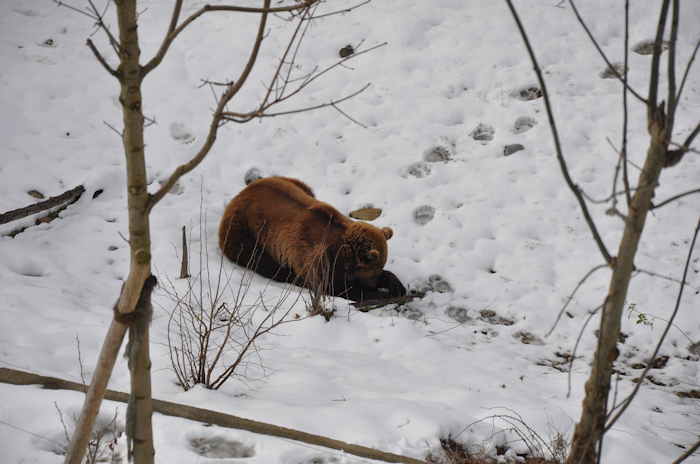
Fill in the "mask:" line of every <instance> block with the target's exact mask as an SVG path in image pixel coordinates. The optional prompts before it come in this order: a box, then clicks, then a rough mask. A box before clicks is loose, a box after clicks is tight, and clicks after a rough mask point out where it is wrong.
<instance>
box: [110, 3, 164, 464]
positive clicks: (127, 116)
mask: <svg viewBox="0 0 700 464" xmlns="http://www.w3.org/2000/svg"><path fill="white" fill-rule="evenodd" d="M116 5H117V18H118V24H119V42H120V58H121V60H120V61H121V64H120V66H119V71H120V73H121V76H120V83H121V94H120V96H119V101H120V103H121V105H122V114H123V116H124V134H123V143H124V154H125V155H126V172H127V185H128V188H127V192H128V195H127V198H128V209H129V244H130V251H131V263H130V270H129V277H128V279H127V281H126V284H125V285H124V288H123V290H122V295H121V298H120V300H121V301H120V307H119V312H120V313H130V312H132V311H133V310H134V308H135V306H136V304H135V303H136V300H137V299H138V296H139V295H140V294H141V293H142V291H143V287H144V282H145V280H146V278H148V276H150V274H151V236H150V228H149V221H148V207H149V204H148V203H149V197H148V190H147V183H146V182H147V180H146V161H145V153H144V140H143V123H144V118H143V112H142V107H143V106H142V98H141V82H142V81H143V73H142V68H141V65H140V64H139V57H140V55H141V50H140V49H139V37H138V24H137V12H136V1H135V0H122V1H120V2H117V3H116ZM146 293H147V294H146V295H145V297H146V298H148V299H149V301H146V302H143V305H148V307H150V291H149V292H146ZM143 305H142V307H141V308H139V309H140V310H141V309H143ZM147 322H150V316H149V321H147ZM139 326H140V327H139V328H138V329H137V328H136V327H133V326H132V327H131V328H130V330H131V335H130V336H131V337H134V338H138V343H136V344H135V352H134V353H127V354H128V356H129V357H130V362H131V363H132V364H133V366H131V368H130V372H131V395H132V398H133V401H132V402H131V403H130V404H129V407H130V408H133V410H130V411H127V415H128V416H129V417H127V422H129V421H133V422H132V423H131V424H127V426H128V427H130V428H131V431H130V433H131V434H133V436H132V437H131V438H132V440H133V456H134V461H135V462H136V464H151V463H153V456H154V454H155V450H154V448H153V430H152V425H151V416H152V414H153V404H152V398H151V360H150V355H149V334H148V327H149V324H148V323H145V324H139ZM137 332H138V333H137Z"/></svg>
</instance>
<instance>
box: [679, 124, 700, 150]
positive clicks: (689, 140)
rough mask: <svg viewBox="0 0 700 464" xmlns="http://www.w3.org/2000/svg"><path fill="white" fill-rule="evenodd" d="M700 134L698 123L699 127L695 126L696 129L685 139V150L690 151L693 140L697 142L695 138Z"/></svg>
mask: <svg viewBox="0 0 700 464" xmlns="http://www.w3.org/2000/svg"><path fill="white" fill-rule="evenodd" d="M698 134H700V122H698V124H697V126H695V129H693V131H692V132H691V133H690V134H689V135H688V138H686V139H685V142H683V147H684V148H685V150H690V146H691V145H692V144H693V140H695V137H697V136H698Z"/></svg>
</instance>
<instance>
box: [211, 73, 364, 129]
mask: <svg viewBox="0 0 700 464" xmlns="http://www.w3.org/2000/svg"><path fill="white" fill-rule="evenodd" d="M370 85H372V84H369V83H368V84H365V86H364V87H362V88H361V89H359V90H356V91H355V92H353V93H351V94H349V95H346V96H344V97H342V98H339V99H337V100H331V101H329V102H326V103H320V104H318V105H314V106H306V107H304V108H297V109H293V110H288V111H278V112H276V113H266V112H264V111H263V112H259V111H255V112H251V113H233V112H225V113H223V114H222V116H223V118H224V119H226V120H228V121H235V122H239V123H243V122H248V121H250V120H252V119H255V118H261V119H262V118H274V117H277V116H286V115H289V114H295V113H304V112H306V111H313V110H318V109H321V108H327V107H329V106H335V105H337V104H338V103H342V102H344V101H346V100H349V99H351V98H354V97H356V96H358V95H359V94H361V93H362V92H364V91H365V90H367V89H368V88H369V87H370ZM358 124H359V123H358ZM360 125H361V124H360Z"/></svg>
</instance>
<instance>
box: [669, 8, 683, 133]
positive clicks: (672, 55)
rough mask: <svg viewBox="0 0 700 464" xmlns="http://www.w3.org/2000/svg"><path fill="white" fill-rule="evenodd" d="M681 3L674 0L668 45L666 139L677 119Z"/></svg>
mask: <svg viewBox="0 0 700 464" xmlns="http://www.w3.org/2000/svg"><path fill="white" fill-rule="evenodd" d="M679 10H680V5H679V1H678V0H673V9H672V12H671V37H670V39H671V40H670V44H669V47H668V69H667V70H666V71H667V73H668V96H667V97H666V100H667V106H666V107H667V109H668V114H667V115H666V139H667V140H670V139H671V134H672V133H673V123H674V120H675V114H676V106H677V104H678V102H677V101H676V42H677V41H678V15H679V14H680V12H679Z"/></svg>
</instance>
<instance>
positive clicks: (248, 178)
mask: <svg viewBox="0 0 700 464" xmlns="http://www.w3.org/2000/svg"><path fill="white" fill-rule="evenodd" d="M262 178H263V175H262V171H260V169H258V168H256V167H252V168H250V169H248V170H247V171H246V173H245V175H244V176H243V180H244V181H245V184H246V185H248V184H250V183H251V182H253V181H256V180H258V179H262Z"/></svg>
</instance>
